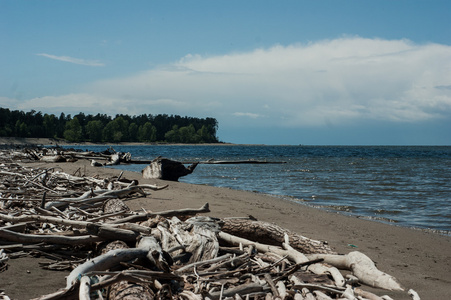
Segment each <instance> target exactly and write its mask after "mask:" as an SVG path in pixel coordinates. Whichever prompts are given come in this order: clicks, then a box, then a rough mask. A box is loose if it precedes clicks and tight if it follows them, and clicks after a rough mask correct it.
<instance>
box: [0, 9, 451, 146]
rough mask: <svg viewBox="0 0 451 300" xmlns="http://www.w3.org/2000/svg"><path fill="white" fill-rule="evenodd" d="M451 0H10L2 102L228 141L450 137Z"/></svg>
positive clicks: (442, 141) (1, 39) (1, 20)
mask: <svg viewBox="0 0 451 300" xmlns="http://www.w3.org/2000/svg"><path fill="white" fill-rule="evenodd" d="M449 20H451V1H438V0H434V1H416V0H408V1H402V0H397V1H385V0H379V1H352V0H347V1H340V0H334V1H302V0H299V1H264V0H259V1H242V0H241V1H233V0H232V1H211V0H210V1H202V0H196V1H187V0H184V1H133V0H131V1H115V0H108V1H101V0H100V1H83V0H76V1H75V0H74V1H72V0H67V1H61V0H59V1H45V0H42V1H21V0H13V1H10V0H0V49H1V52H0V53H1V55H0V106H1V107H7V108H9V109H13V110H15V109H19V110H24V111H30V110H32V109H34V110H36V111H41V112H43V113H53V114H56V115H59V114H60V113H61V112H64V113H65V114H72V115H74V114H77V113H79V112H84V113H86V114H97V113H106V114H109V115H112V116H114V115H115V114H118V113H122V114H130V115H139V114H143V113H144V114H160V113H165V114H178V115H182V116H193V117H202V118H203V117H213V118H216V119H217V120H218V122H219V131H218V137H219V139H220V140H221V141H224V142H232V143H252V144H306V145H451V26H450V23H449Z"/></svg>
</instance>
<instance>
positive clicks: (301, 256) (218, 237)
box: [0, 161, 419, 299]
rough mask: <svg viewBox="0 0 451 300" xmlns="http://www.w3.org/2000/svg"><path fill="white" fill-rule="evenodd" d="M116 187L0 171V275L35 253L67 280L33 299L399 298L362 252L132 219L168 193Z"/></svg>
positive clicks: (261, 225)
mask: <svg viewBox="0 0 451 300" xmlns="http://www.w3.org/2000/svg"><path fill="white" fill-rule="evenodd" d="M120 177H121V176H118V177H116V178H94V177H86V176H81V175H80V174H78V176H76V175H69V174H66V173H63V172H61V171H59V170H55V169H31V168H26V167H24V166H22V165H19V164H17V163H14V162H8V161H6V162H0V271H6V272H7V259H8V258H9V259H13V258H15V257H20V256H23V255H33V254H36V253H39V254H40V255H41V256H45V257H47V258H50V259H53V262H52V263H46V264H43V265H42V267H43V268H47V269H52V270H68V271H70V273H69V275H68V276H67V278H66V286H65V287H61V289H60V290H58V291H55V293H53V294H50V295H44V296H42V297H40V298H38V299H77V298H79V299H91V298H92V299H154V298H156V299H244V298H246V299H247V298H254V299H257V298H258V299H390V297H387V296H382V297H380V296H377V295H375V294H373V293H370V292H367V291H365V290H364V289H363V288H361V287H360V284H365V285H370V286H374V287H379V288H382V289H388V290H402V289H403V288H402V287H401V286H400V284H399V283H398V282H397V281H396V279H395V278H393V277H392V276H390V275H388V274H386V273H383V272H381V271H379V270H378V269H377V268H376V267H375V265H374V263H373V262H372V261H371V259H369V258H368V257H367V256H365V255H364V254H362V253H360V252H357V251H356V252H351V253H349V254H347V255H338V254H336V253H334V252H333V251H332V250H331V248H330V247H329V246H328V245H327V244H325V243H323V242H320V241H316V240H311V239H309V238H306V237H303V236H301V235H298V234H296V233H294V232H290V231H288V230H286V229H283V228H281V227H279V226H276V225H274V224H269V223H265V222H260V221H257V220H251V219H242V218H228V219H217V218H212V217H207V216H201V215H199V214H202V213H207V212H209V207H208V204H205V205H204V206H203V207H201V208H198V209H181V210H170V211H162V212H152V213H150V212H141V213H136V212H131V211H130V209H129V208H128V207H127V205H126V204H125V203H124V201H123V200H127V199H130V198H133V197H146V196H147V195H149V193H148V190H152V191H158V190H159V189H162V188H165V186H161V187H160V186H153V185H147V184H139V183H138V182H136V181H131V182H130V181H128V180H126V179H124V178H120ZM338 269H344V270H348V271H345V274H346V273H347V274H348V275H343V274H342V273H341V272H340V271H339V270H338ZM349 271H351V272H349ZM5 292H6V293H7V291H5ZM409 292H410V293H412V297H413V298H414V299H419V298H415V297H417V295H416V293H415V292H414V291H409ZM3 297H4V299H6V298H5V297H6V296H3Z"/></svg>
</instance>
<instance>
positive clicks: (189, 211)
mask: <svg viewBox="0 0 451 300" xmlns="http://www.w3.org/2000/svg"><path fill="white" fill-rule="evenodd" d="M207 212H210V208H209V205H208V203H205V204H204V205H203V206H202V207H201V208H197V209H196V208H184V209H174V210H166V211H160V212H155V213H140V214H137V215H133V216H129V217H126V218H123V219H119V220H114V221H112V222H109V224H119V223H125V222H139V221H145V220H147V219H149V218H152V217H155V216H163V217H166V218H168V217H172V216H189V215H195V214H198V213H207Z"/></svg>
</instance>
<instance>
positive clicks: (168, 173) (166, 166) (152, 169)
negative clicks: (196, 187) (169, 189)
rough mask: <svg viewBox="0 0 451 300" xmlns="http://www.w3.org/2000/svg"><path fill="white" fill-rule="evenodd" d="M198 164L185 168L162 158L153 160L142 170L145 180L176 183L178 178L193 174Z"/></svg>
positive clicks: (176, 162) (179, 163)
mask: <svg viewBox="0 0 451 300" xmlns="http://www.w3.org/2000/svg"><path fill="white" fill-rule="evenodd" d="M197 164H198V163H193V164H192V165H190V166H188V167H185V166H184V165H183V163H181V162H179V161H174V160H170V159H167V158H163V157H157V158H155V159H154V160H153V161H152V162H151V163H150V165H148V166H147V167H145V168H144V170H142V174H143V177H144V178H145V179H162V180H171V181H178V180H179V178H180V177H182V176H186V175H188V174H191V173H193V171H194V169H195V168H196V166H197Z"/></svg>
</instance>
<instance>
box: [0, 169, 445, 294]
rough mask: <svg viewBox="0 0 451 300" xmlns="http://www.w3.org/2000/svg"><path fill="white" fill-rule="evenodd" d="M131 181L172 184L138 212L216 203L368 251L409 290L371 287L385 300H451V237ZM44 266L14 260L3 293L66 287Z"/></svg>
mask: <svg viewBox="0 0 451 300" xmlns="http://www.w3.org/2000/svg"><path fill="white" fill-rule="evenodd" d="M21 164H22V165H24V166H25V167H32V168H50V167H54V168H61V169H62V170H63V171H64V172H66V173H68V174H73V173H74V172H75V171H77V170H81V172H82V174H83V175H85V176H96V175H98V176H99V177H101V178H105V177H112V176H118V175H119V174H120V173H121V170H118V169H113V168H95V167H91V166H90V163H89V161H87V160H79V161H77V162H75V163H67V162H65V163H45V162H32V163H21ZM123 177H125V178H127V179H136V180H139V182H140V183H149V184H154V185H164V184H169V187H168V188H167V189H164V190H160V191H155V192H152V193H151V195H150V196H149V197H147V198H142V197H141V198H136V199H131V200H127V201H126V204H127V205H128V206H129V207H130V209H131V210H133V211H143V210H146V211H154V212H155V211H163V210H168V209H181V208H197V207H201V206H202V205H204V204H205V203H206V202H208V203H209V204H210V209H211V212H210V213H208V214H206V215H209V216H212V217H219V218H224V217H247V216H249V215H252V216H253V217H255V218H257V219H258V220H261V221H266V222H270V223H275V224H277V225H279V226H281V227H284V228H286V229H289V230H292V231H294V232H297V233H299V234H301V235H304V236H306V237H308V238H312V239H316V240H320V241H327V243H328V244H329V245H330V246H331V248H332V249H333V250H334V251H336V252H338V253H340V254H346V253H349V252H351V251H355V250H357V251H361V252H362V253H364V254H366V255H367V256H369V257H370V258H371V259H372V260H373V261H375V262H376V264H377V267H378V269H380V270H381V271H384V272H387V273H388V274H390V275H393V276H395V277H396V278H397V279H398V280H399V281H400V283H401V284H402V285H403V286H404V287H405V288H406V291H405V292H392V291H384V290H380V289H374V288H368V287H365V289H366V290H368V291H372V292H374V293H376V294H378V295H389V296H390V297H392V298H393V299H401V300H403V299H406V300H407V299H411V298H410V296H408V294H407V290H408V289H414V290H415V291H416V292H417V293H418V294H419V295H420V297H421V299H449V298H450V297H451V290H450V288H449V287H450V286H451V279H449V274H450V273H451V251H450V249H451V237H448V236H442V235H438V234H434V233H427V232H422V231H418V230H414V229H410V228H404V227H398V226H393V225H391V224H384V223H380V222H374V221H371V220H365V219H359V218H356V217H353V216H346V215H343V214H338V213H331V212H327V211H324V210H321V209H318V208H313V207H309V206H306V205H301V204H299V203H294V202H292V201H289V200H287V199H280V201H274V197H272V196H268V195H265V194H260V193H255V192H249V191H239V190H233V189H230V188H221V187H212V186H207V185H196V184H189V183H183V182H171V181H162V180H157V179H143V178H142V177H141V174H139V173H136V172H131V171H124V172H123ZM36 260H39V259H34V260H33V259H30V258H24V259H22V258H21V259H14V260H10V269H9V270H8V271H6V272H3V273H0V290H5V292H6V294H7V295H8V296H10V297H12V298H13V299H29V298H30V297H33V296H30V295H31V294H29V293H28V291H27V292H24V291H23V281H24V280H27V281H29V282H30V284H29V286H28V289H30V292H31V293H34V294H33V295H34V297H36V296H40V295H43V294H46V293H50V292H54V291H56V290H57V289H58V288H60V287H62V286H61V282H62V281H64V276H65V274H64V272H55V271H46V270H42V269H40V268H39V267H38V264H37V262H36ZM27 271H29V273H28V272H27ZM27 278H28V279H27ZM31 278H33V279H31Z"/></svg>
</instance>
